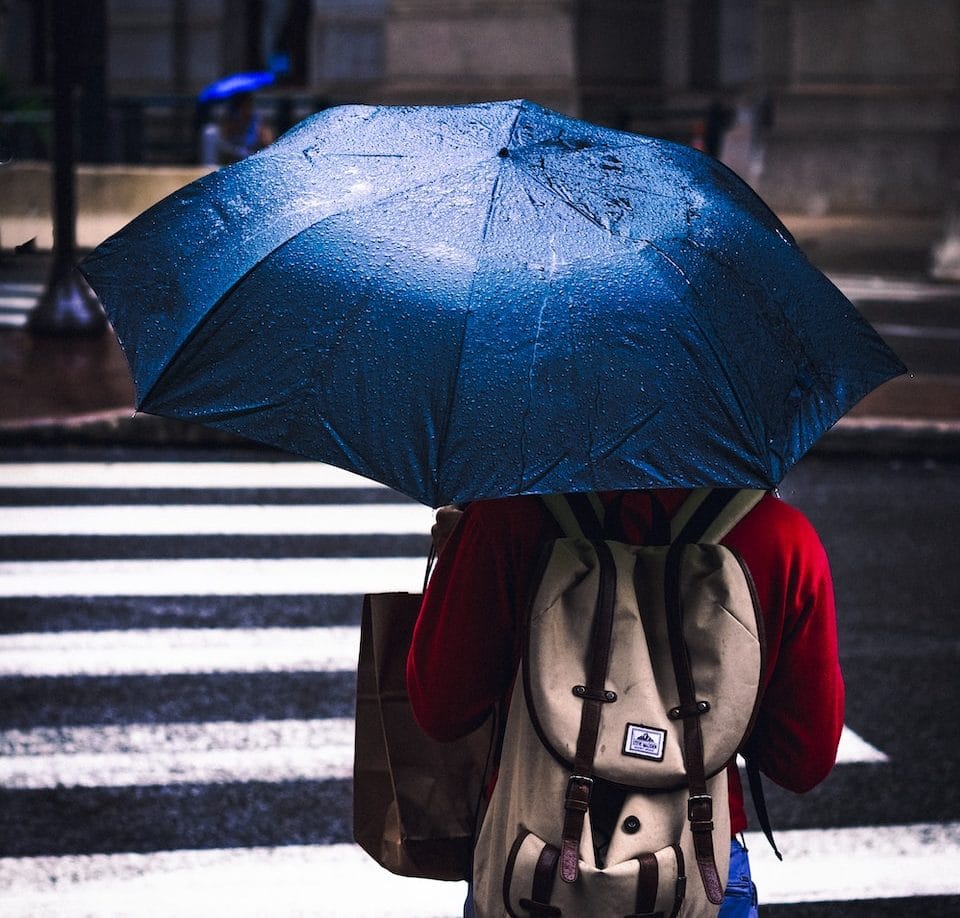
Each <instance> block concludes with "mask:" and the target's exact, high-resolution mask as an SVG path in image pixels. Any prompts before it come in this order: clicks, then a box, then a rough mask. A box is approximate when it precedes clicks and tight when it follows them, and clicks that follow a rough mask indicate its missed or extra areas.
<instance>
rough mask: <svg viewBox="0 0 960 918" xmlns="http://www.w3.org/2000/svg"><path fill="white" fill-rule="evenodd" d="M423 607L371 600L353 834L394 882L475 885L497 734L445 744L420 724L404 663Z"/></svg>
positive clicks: (366, 610)
mask: <svg viewBox="0 0 960 918" xmlns="http://www.w3.org/2000/svg"><path fill="white" fill-rule="evenodd" d="M420 601H421V597H420V596H419V595H417V594H413V593H379V594H375V595H369V596H366V597H364V602H363V618H362V621H361V628H360V660H359V665H358V671H357V712H356V742H355V755H354V766H353V834H354V838H355V839H356V841H357V843H358V844H359V845H360V846H361V847H362V848H363V849H364V850H365V851H366V852H367V853H368V854H369V855H370V856H371V857H373V858H374V860H376V861H377V862H378V863H380V864H381V865H382V866H384V867H386V868H387V870H390V871H391V872H393V873H396V874H400V875H401V876H411V877H427V878H430V879H435V880H463V879H468V878H469V876H470V865H471V856H472V851H473V841H474V828H475V821H476V817H477V809H478V807H479V805H480V799H481V795H482V791H483V782H484V775H485V772H486V768H487V758H488V755H489V751H490V741H491V736H492V726H491V724H490V723H487V724H485V725H484V726H483V727H481V728H480V729H479V730H477V731H475V732H474V733H472V734H470V735H469V736H468V737H465V738H464V739H463V740H459V741H457V742H454V743H438V742H435V741H434V740H431V739H430V738H429V737H427V736H426V735H425V734H424V733H423V731H422V730H421V729H420V727H419V726H418V725H417V723H416V721H415V720H414V719H413V713H412V711H411V709H410V702H409V700H408V698H407V687H406V661H407V650H408V648H409V647H410V639H411V636H412V634H413V626H414V623H415V622H416V619H417V613H418V611H419V609H420Z"/></svg>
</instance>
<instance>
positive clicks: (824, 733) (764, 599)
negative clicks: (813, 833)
mask: <svg viewBox="0 0 960 918" xmlns="http://www.w3.org/2000/svg"><path fill="white" fill-rule="evenodd" d="M724 544H726V545H728V546H729V547H731V548H734V549H736V550H737V551H738V552H739V553H740V555H741V556H742V557H743V559H744V561H745V562H746V565H747V567H748V568H749V570H750V572H751V574H752V576H753V579H754V582H755V584H756V587H757V595H758V599H759V602H760V607H761V609H762V611H763V616H764V625H765V630H766V640H767V674H766V680H767V681H766V685H765V690H764V693H763V700H762V702H761V705H760V711H759V716H758V719H757V722H756V725H755V728H754V731H753V735H752V737H751V750H752V752H753V754H755V755H758V756H759V759H758V764H759V765H760V768H761V770H762V771H763V772H764V773H765V774H766V775H767V776H768V777H769V778H771V780H773V781H775V782H776V783H777V784H779V785H781V786H782V787H785V788H787V789H788V790H791V791H795V792H803V791H807V790H810V789H811V788H812V787H814V786H815V785H816V784H818V783H819V782H820V781H822V780H823V779H824V778H825V777H826V776H827V774H828V773H829V772H830V769H831V768H832V767H833V765H834V763H835V761H836V753H837V745H838V743H839V741H840V732H841V730H842V728H843V703H844V686H843V677H842V675H841V673H840V661H839V657H838V648H837V622H836V609H835V605H834V596H833V583H832V580H831V577H830V567H829V564H828V562H827V556H826V552H825V551H824V548H823V545H822V544H821V542H820V539H819V537H818V536H817V534H816V532H815V531H814V529H813V526H812V525H811V524H810V522H809V521H808V520H807V519H806V517H805V516H804V515H803V514H802V513H801V512H800V511H799V510H796V509H795V508H793V507H791V506H789V505H788V504H785V503H784V502H783V501H781V500H779V499H777V498H775V497H773V496H772V495H768V496H767V497H765V498H764V499H763V500H762V501H761V502H760V504H759V505H758V506H757V507H756V508H755V509H754V511H753V512H752V513H750V514H749V515H748V516H747V517H745V518H744V520H743V521H742V522H741V523H740V524H739V525H738V526H737V527H736V528H735V529H734V530H733V531H732V532H731V533H730V534H729V535H728V536H727V538H726V539H724Z"/></svg>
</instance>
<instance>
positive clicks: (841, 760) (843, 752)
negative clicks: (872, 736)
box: [837, 725, 890, 765]
mask: <svg viewBox="0 0 960 918" xmlns="http://www.w3.org/2000/svg"><path fill="white" fill-rule="evenodd" d="M889 761H890V759H889V758H888V757H887V756H886V755H885V754H884V753H882V752H881V751H880V750H879V749H877V747H876V746H871V745H870V743H868V742H867V741H866V740H865V739H863V737H861V736H860V735H859V734H857V733H854V732H853V730H851V729H850V728H849V727H848V726H846V725H844V727H843V732H842V733H841V734H840V746H839V748H838V749H837V764H838V765H854V764H869V763H871V762H889Z"/></svg>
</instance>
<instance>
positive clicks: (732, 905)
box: [718, 838, 758, 918]
mask: <svg viewBox="0 0 960 918" xmlns="http://www.w3.org/2000/svg"><path fill="white" fill-rule="evenodd" d="M757 916H758V912H757V887H756V886H754V885H753V880H752V879H751V878H750V860H749V858H748V857H747V849H746V848H744V847H743V845H741V844H740V842H739V841H738V840H737V839H735V838H732V839H730V871H729V873H728V874H727V890H726V892H725V893H724V895H723V902H722V904H721V905H720V913H719V916H718V918H757Z"/></svg>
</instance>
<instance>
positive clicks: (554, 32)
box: [0, 0, 960, 214]
mask: <svg viewBox="0 0 960 918" xmlns="http://www.w3.org/2000/svg"><path fill="white" fill-rule="evenodd" d="M87 4H88V5H89V7H90V9H91V15H92V16H93V17H94V18H95V19H96V20H97V22H98V23H99V25H100V27H101V28H102V30H103V32H104V33H105V35H106V40H105V41H104V42H102V44H103V46H104V50H103V54H104V55H105V57H104V60H103V65H102V67H101V68H100V70H99V71H96V70H93V69H92V70H91V73H92V74H93V76H91V79H92V80H96V79H100V80H102V82H103V91H104V93H105V94H106V96H108V97H109V98H111V99H119V98H123V99H127V100H129V99H131V98H134V99H135V98H137V97H140V98H147V97H150V98H159V97H171V96H176V97H181V98H183V99H185V100H190V99H192V98H193V97H194V96H195V94H196V93H197V91H198V90H199V89H200V88H201V87H202V86H203V85H205V84H206V83H207V82H209V81H211V80H213V79H215V78H216V77H218V76H221V75H223V74H225V73H229V72H233V71H237V70H243V69H254V68H263V67H274V68H275V69H277V70H278V71H280V72H281V78H280V80H279V81H278V84H277V85H276V87H275V88H274V89H272V90H271V91H270V92H269V93H266V94H265V100H266V101H267V102H271V103H273V102H277V101H278V100H281V99H282V100H284V101H285V104H286V105H287V109H286V115H287V117H294V118H297V117H301V116H302V115H305V114H307V113H309V111H311V110H314V109H315V108H316V107H318V106H319V105H326V104H335V103H338V102H371V103H405V104H406V103H409V104H418V103H441V104H449V103H458V102H466V101H473V100H479V99H494V98H516V97H525V98H529V99H532V100H534V101H537V102H540V103H541V104H544V105H546V106H548V107H552V108H556V109H559V110H562V111H565V112H568V113H571V114H575V115H579V116H582V117H585V118H588V119H591V120H595V121H599V122H602V123H605V124H609V125H612V126H615V127H619V128H625V129H629V130H636V131H640V132H644V133H652V134H658V135H661V136H666V137H670V138H672V139H677V140H680V141H681V142H692V143H697V144H700V145H704V146H706V147H708V148H709V149H711V150H714V151H715V152H717V153H718V155H720V156H721V157H722V158H723V159H724V160H726V161H727V162H728V163H729V164H730V165H732V166H733V167H734V168H735V169H736V170H737V171H738V172H740V173H741V174H742V175H744V177H745V178H747V179H748V180H749V181H750V182H751V183H752V184H754V185H755V186H756V187H757V188H758V190H759V191H760V192H761V194H762V195H763V196H764V197H765V198H766V199H767V200H768V201H769V202H770V203H771V204H772V205H773V206H774V207H775V208H776V209H779V210H783V211H791V212H801V213H802V212H806V213H835V212H865V211H867V212H869V211H884V212H889V211H895V212H903V213H918V214H932V213H936V212H938V211H939V210H940V209H942V208H943V206H944V204H945V201H946V200H947V198H948V196H949V192H950V190H951V189H952V188H953V185H954V181H955V179H956V177H957V176H958V175H960V158H958V156H960V154H958V152H957V150H958V140H960V137H958V134H960V105H958V101H960V0H844V2H843V3H837V2H835V0H87ZM55 6H56V0H30V2H28V0H6V2H5V3H4V4H3V5H2V6H0V75H2V76H3V77H4V78H5V82H6V85H7V87H8V89H9V90H14V91H24V90H31V89H37V88H38V87H40V88H42V87H43V85H44V80H48V79H49V73H48V69H45V58H44V55H43V50H42V37H43V36H42V29H43V23H44V17H45V16H46V17H49V15H50V14H52V11H53V10H54V9H55ZM98 72H99V73H100V76H97V75H96V74H97V73H98ZM720 128H725V130H723V131H720V130H719V129H720ZM721 133H722V144H721V140H720V135H721Z"/></svg>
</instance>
